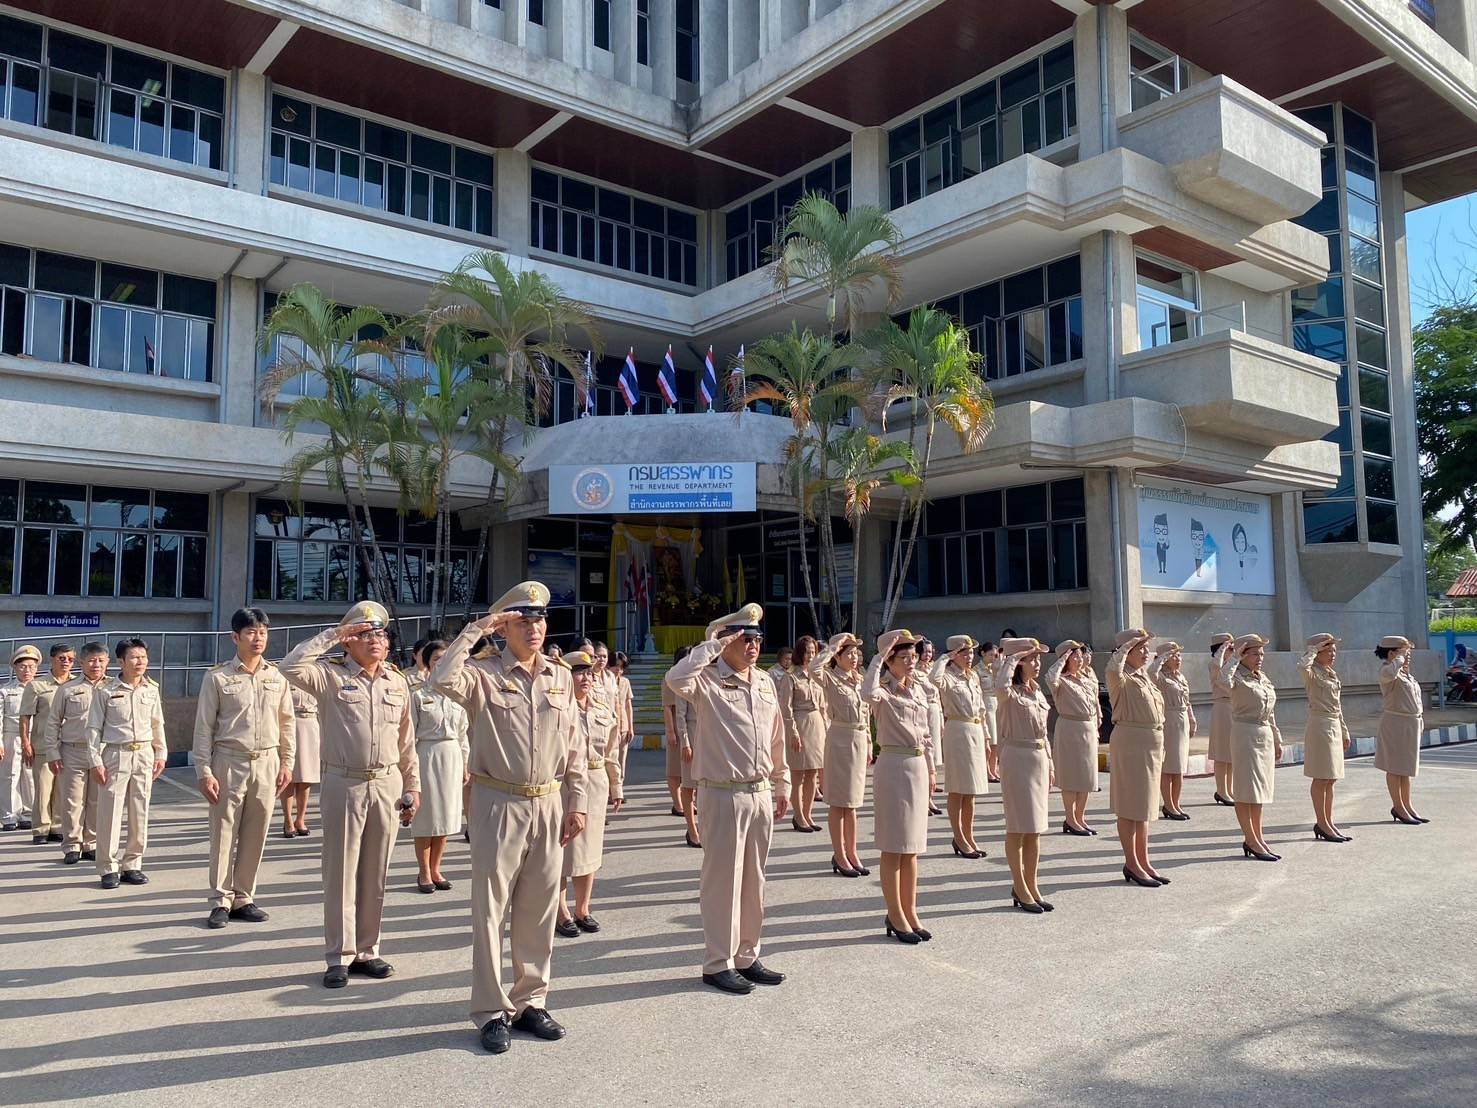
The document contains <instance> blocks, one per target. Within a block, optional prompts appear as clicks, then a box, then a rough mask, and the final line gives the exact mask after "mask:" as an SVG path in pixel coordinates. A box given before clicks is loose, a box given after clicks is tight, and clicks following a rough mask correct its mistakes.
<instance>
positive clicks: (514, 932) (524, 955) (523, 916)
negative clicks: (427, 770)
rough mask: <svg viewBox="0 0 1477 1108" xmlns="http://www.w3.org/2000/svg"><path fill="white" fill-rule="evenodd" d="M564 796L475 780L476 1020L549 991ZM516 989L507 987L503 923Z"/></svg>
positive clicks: (536, 1002) (541, 1002)
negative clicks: (505, 789)
mask: <svg viewBox="0 0 1477 1108" xmlns="http://www.w3.org/2000/svg"><path fill="white" fill-rule="evenodd" d="M563 816H564V802H563V800H562V799H561V798H560V796H559V794H558V793H557V792H553V793H550V794H549V795H548V796H539V797H532V798H528V797H516V796H510V795H508V794H507V793H502V792H498V791H497V790H496V789H490V788H488V787H487V786H486V785H483V784H481V783H480V782H476V781H474V782H473V783H472V804H471V809H470V814H469V815H468V820H469V826H470V828H471V831H472V1012H471V1014H472V1023H473V1024H475V1025H476V1026H477V1027H481V1026H483V1025H484V1024H485V1023H487V1021H488V1020H492V1019H497V1017H499V1016H507V1017H509V1018H511V1019H516V1018H517V1017H518V1016H520V1015H522V1014H523V1010H524V1009H525V1008H543V1007H545V1005H546V1002H547V998H548V995H549V972H550V964H551V962H552V961H553V957H554V921H555V918H556V916H557V915H558V904H559V875H560V870H561V868H562V866H563V863H564V849H563V847H561V846H560V845H559V825H560V823H561V822H562V820H563ZM505 921H506V922H507V924H508V945H509V947H510V948H511V950H512V955H513V988H512V991H511V993H510V992H508V991H506V990H504V988H503V923H504V922H505Z"/></svg>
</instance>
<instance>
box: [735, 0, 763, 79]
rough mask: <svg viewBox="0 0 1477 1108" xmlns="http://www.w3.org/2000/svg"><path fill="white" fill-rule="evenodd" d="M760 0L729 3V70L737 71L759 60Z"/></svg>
mask: <svg viewBox="0 0 1477 1108" xmlns="http://www.w3.org/2000/svg"><path fill="white" fill-rule="evenodd" d="M759 8H760V0H732V2H731V3H730V4H729V5H728V72H729V73H737V72H739V71H740V70H742V69H743V68H744V67H746V66H748V65H750V64H752V63H753V62H756V61H758V60H759V41H760V30H759V24H760V22H761V17H760V14H759Z"/></svg>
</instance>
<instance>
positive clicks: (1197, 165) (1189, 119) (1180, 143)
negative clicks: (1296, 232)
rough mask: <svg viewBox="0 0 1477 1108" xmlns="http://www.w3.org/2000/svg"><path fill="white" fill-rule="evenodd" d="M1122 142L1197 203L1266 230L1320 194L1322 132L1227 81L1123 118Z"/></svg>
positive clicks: (1192, 90)
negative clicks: (1171, 178)
mask: <svg viewBox="0 0 1477 1108" xmlns="http://www.w3.org/2000/svg"><path fill="white" fill-rule="evenodd" d="M1118 135H1119V141H1120V142H1121V143H1122V144H1123V145H1124V146H1126V147H1127V148H1128V149H1130V150H1134V151H1137V152H1138V153H1140V154H1143V155H1145V156H1146V157H1150V158H1153V159H1154V160H1155V161H1157V162H1160V163H1162V164H1163V165H1165V166H1168V167H1169V169H1170V172H1171V173H1173V175H1174V178H1175V181H1176V182H1177V183H1178V184H1179V187H1180V188H1181V189H1183V190H1184V191H1185V192H1186V193H1188V194H1189V195H1191V196H1193V197H1195V198H1196V199H1197V200H1202V201H1204V202H1205V203H1207V204H1210V205H1212V206H1213V207H1216V208H1219V209H1221V210H1222V211H1226V212H1230V213H1231V214H1233V215H1237V216H1240V217H1242V218H1243V219H1247V220H1250V221H1252V222H1253V223H1255V224H1257V225H1258V226H1262V227H1265V226H1267V225H1268V224H1272V223H1277V222H1279V221H1280V220H1284V219H1291V218H1292V217H1294V216H1298V215H1302V213H1303V212H1305V211H1307V210H1308V209H1309V208H1311V207H1312V206H1313V205H1314V204H1316V203H1317V202H1318V200H1319V198H1320V197H1321V196H1322V195H1323V184H1322V176H1321V170H1320V168H1319V161H1318V157H1319V148H1320V147H1321V146H1322V143H1323V135H1322V133H1321V132H1320V131H1318V130H1317V129H1316V128H1314V127H1310V126H1309V125H1308V124H1306V123H1304V122H1302V121H1301V120H1299V119H1297V118H1296V117H1294V116H1293V115H1291V114H1289V113H1288V112H1285V111H1283V110H1282V109H1281V108H1279V107H1277V105H1275V104H1273V103H1272V102H1271V101H1269V100H1265V99H1263V98H1262V97H1260V96H1258V95H1257V94H1256V93H1254V92H1252V91H1251V90H1250V89H1247V88H1244V87H1243V86H1241V85H1239V84H1237V83H1236V82H1235V81H1233V80H1231V79H1229V78H1227V77H1215V78H1212V79H1211V80H1209V81H1205V82H1202V83H1201V84H1198V85H1194V86H1192V87H1191V88H1189V89H1186V90H1185V91H1184V92H1180V93H1177V94H1175V95H1174V96H1170V97H1168V98H1166V99H1164V100H1161V101H1160V102H1159V103H1157V104H1153V105H1151V106H1149V107H1147V108H1141V109H1139V110H1138V111H1136V112H1132V113H1130V114H1129V115H1126V116H1123V117H1122V118H1120V119H1119V120H1118Z"/></svg>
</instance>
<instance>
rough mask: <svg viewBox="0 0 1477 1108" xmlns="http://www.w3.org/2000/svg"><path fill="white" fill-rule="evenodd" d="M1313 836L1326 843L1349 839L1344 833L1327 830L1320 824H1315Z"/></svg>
mask: <svg viewBox="0 0 1477 1108" xmlns="http://www.w3.org/2000/svg"><path fill="white" fill-rule="evenodd" d="M1313 838H1315V839H1318V840H1319V841H1321V842H1325V843H1341V842H1346V841H1347V840H1346V839H1345V838H1344V837H1343V836H1342V835H1335V834H1333V833H1332V832H1331V831H1325V830H1323V828H1322V827H1320V826H1318V824H1316V823H1315V824H1313Z"/></svg>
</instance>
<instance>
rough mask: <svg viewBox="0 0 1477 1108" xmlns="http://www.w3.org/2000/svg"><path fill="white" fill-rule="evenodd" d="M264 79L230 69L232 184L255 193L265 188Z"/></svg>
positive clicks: (267, 98) (268, 134)
mask: <svg viewBox="0 0 1477 1108" xmlns="http://www.w3.org/2000/svg"><path fill="white" fill-rule="evenodd" d="M270 102H271V97H270V96H269V95H268V92H267V79H266V78H265V77H263V76H262V75H261V74H259V73H248V72H246V70H244V69H236V70H232V72H231V123H230V127H231V145H230V152H231V158H230V162H231V164H230V171H231V184H232V186H233V187H234V188H238V189H241V190H242V191H243V192H254V193H256V194H257V195H261V194H262V193H264V192H266V191H267V146H268V143H269V142H270V138H271V123H270V120H269V119H268V118H267V113H268V112H269V111H270V110H271V109H270Z"/></svg>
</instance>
